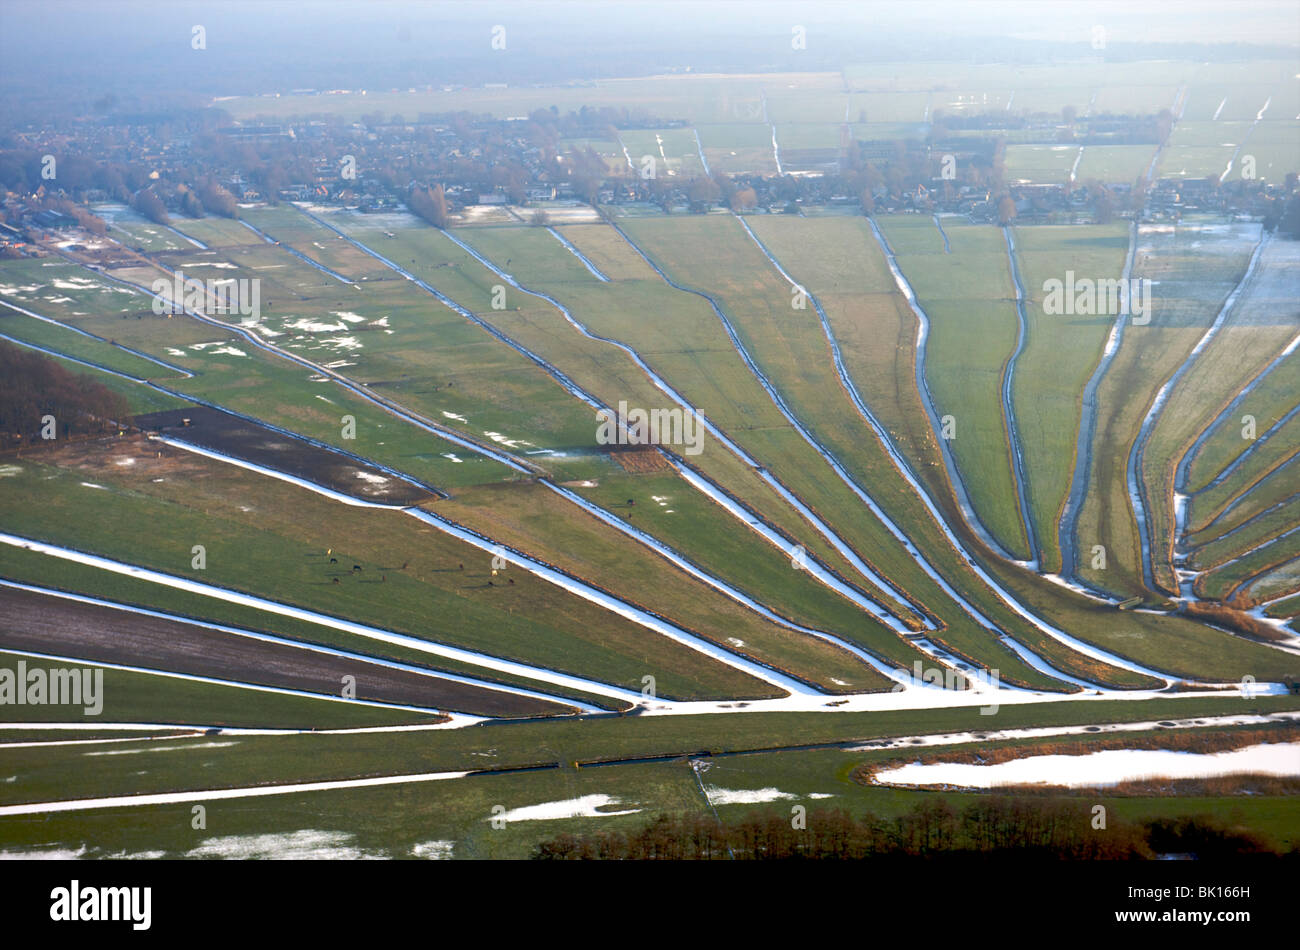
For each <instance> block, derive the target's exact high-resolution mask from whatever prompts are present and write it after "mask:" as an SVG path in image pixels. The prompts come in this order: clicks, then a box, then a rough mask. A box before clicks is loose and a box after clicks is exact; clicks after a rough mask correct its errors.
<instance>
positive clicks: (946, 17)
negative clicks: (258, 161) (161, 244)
mask: <svg viewBox="0 0 1300 950" xmlns="http://www.w3.org/2000/svg"><path fill="white" fill-rule="evenodd" d="M498 25H500V26H504V27H505V30H506V41H507V47H506V50H505V51H504V52H502V51H494V50H493V49H492V48H491V45H490V44H491V31H492V28H493V27H494V26H498ZM1099 25H1100V26H1103V27H1104V28H1105V30H1106V33H1107V36H1108V38H1109V39H1108V41H1109V44H1110V49H1112V50H1114V51H1115V52H1116V53H1117V54H1118V55H1123V51H1124V48H1125V47H1126V46H1131V45H1132V44H1139V45H1140V46H1142V47H1144V48H1154V45H1155V44H1168V43H1189V42H1190V43H1216V44H1224V43H1267V44H1272V45H1274V46H1277V45H1286V46H1290V47H1292V48H1293V49H1294V48H1297V47H1300V0H1251V2H1233V0H1214V2H1208V0H1168V2H1162V0H1101V2H1097V0H1093V2H1072V0H1071V2H1064V0H1063V2H1054V0H1032V2H1026V0H1005V2H996V0H945V2H937V0H931V2H925V0H922V2H915V0H907V2H900V0H890V2H881V3H876V2H862V0H856V2H850V3H835V2H815V3H805V2H753V0H736V2H726V0H723V2H712V3H699V2H685V0H684V2H673V0H655V2H651V3H641V2H628V3H620V2H600V3H592V2H570V3H564V2H537V3H496V2H476V3H459V2H456V3H452V2H389V0H378V2H356V0H340V2H329V0H304V2H275V0H230V2H221V0H207V2H193V0H173V2H164V3H159V2H144V0H126V2H111V0H94V2H86V0H3V2H0V94H2V95H3V104H4V106H5V107H6V108H7V109H10V110H19V111H23V110H29V109H31V108H32V104H33V103H43V104H45V105H47V106H48V107H50V108H53V107H55V106H56V105H57V104H58V103H61V102H63V101H65V100H68V101H70V100H72V99H74V98H77V97H80V98H82V99H87V97H91V96H96V97H97V96H99V95H103V94H104V93H105V92H108V91H111V92H114V93H115V94H117V95H118V97H119V99H120V100H121V101H123V102H125V103H138V104H142V105H144V106H150V105H154V104H157V103H158V102H166V101H168V100H169V99H176V98H184V97H186V96H191V97H202V96H213V95H221V94H241V93H256V92H269V91H284V90H287V89H291V88H298V87H311V88H340V87H342V88H357V87H365V88H391V87H394V86H398V87H404V86H408V85H414V84H424V83H430V82H433V83H447V82H459V83H464V84H467V85H477V84H481V83H483V82H493V81H499V82H509V83H521V82H557V81H565V80H573V79H591V78H602V77H611V76H627V75H647V74H653V73H657V72H662V71H668V70H680V69H685V68H688V67H689V68H691V69H694V70H696V71H729V72H740V71H753V70H774V69H779V70H825V69H838V68H840V67H842V66H843V65H845V64H847V63H854V62H882V61H908V60H909V59H923V60H953V59H958V60H966V59H970V60H974V61H1012V60H1015V61H1025V60H1032V59H1037V60H1039V61H1043V60H1048V61H1051V60H1053V59H1055V60H1058V61H1059V60H1061V59H1068V58H1070V57H1072V56H1079V55H1084V54H1086V53H1087V51H1088V46H1089V42H1090V38H1091V35H1092V30H1093V27H1095V26H1099ZM195 26H202V27H203V28H204V30H205V31H206V42H207V48H206V50H203V51H196V50H194V49H192V48H191V36H192V31H193V29H194V27H195ZM795 26H802V27H804V28H805V30H806V35H807V43H806V48H805V49H802V50H793V49H792V48H791V42H790V40H791V31H792V29H793V28H794V27H795ZM1131 52H1132V51H1131V50H1130V53H1131ZM1195 53H1196V51H1193V53H1192V54H1193V55H1195ZM1153 55H1162V56H1169V55H1172V54H1171V53H1170V52H1169V51H1161V50H1158V49H1157V50H1156V51H1155V53H1154V54H1153ZM1197 58H1199V56H1198V57H1197ZM11 117H12V115H11Z"/></svg>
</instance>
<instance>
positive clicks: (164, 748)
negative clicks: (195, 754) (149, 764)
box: [82, 741, 239, 756]
mask: <svg viewBox="0 0 1300 950" xmlns="http://www.w3.org/2000/svg"><path fill="white" fill-rule="evenodd" d="M232 745H239V743H238V742H237V741H236V742H196V743H194V744H193V745H155V746H145V747H143V748H140V749H109V750H107V751H104V752H83V753H82V755H87V756H94V755H137V754H139V753H141V752H174V751H176V750H177V749H224V748H225V747H226V746H232Z"/></svg>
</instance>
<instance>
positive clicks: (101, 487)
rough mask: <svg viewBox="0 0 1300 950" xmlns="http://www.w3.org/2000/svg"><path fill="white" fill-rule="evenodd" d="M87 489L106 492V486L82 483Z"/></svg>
mask: <svg viewBox="0 0 1300 950" xmlns="http://www.w3.org/2000/svg"><path fill="white" fill-rule="evenodd" d="M81 484H83V485H85V486H86V487H87V488H98V489H99V490H100V491H108V486H107V485H96V484H95V483H94V482H82V483H81Z"/></svg>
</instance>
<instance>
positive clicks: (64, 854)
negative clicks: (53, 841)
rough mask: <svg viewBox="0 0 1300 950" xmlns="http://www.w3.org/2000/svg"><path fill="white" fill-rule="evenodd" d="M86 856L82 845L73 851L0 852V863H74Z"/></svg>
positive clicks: (84, 847) (69, 849)
mask: <svg viewBox="0 0 1300 950" xmlns="http://www.w3.org/2000/svg"><path fill="white" fill-rule="evenodd" d="M85 855H86V846H85V845H84V844H83V845H82V846H81V847H80V848H77V849H76V850H75V851H74V850H72V849H71V848H51V849H49V850H45V851H0V861H75V860H77V859H78V858H83V857H85Z"/></svg>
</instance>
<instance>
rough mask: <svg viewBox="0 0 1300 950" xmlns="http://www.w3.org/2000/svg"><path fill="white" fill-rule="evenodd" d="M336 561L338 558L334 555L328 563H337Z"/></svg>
mask: <svg viewBox="0 0 1300 950" xmlns="http://www.w3.org/2000/svg"><path fill="white" fill-rule="evenodd" d="M338 562H339V559H338V558H336V557H332V558H330V563H331V564H337V563H338Z"/></svg>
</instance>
